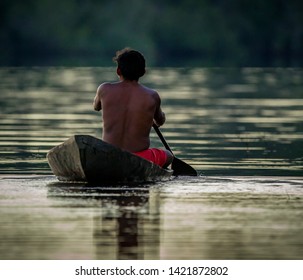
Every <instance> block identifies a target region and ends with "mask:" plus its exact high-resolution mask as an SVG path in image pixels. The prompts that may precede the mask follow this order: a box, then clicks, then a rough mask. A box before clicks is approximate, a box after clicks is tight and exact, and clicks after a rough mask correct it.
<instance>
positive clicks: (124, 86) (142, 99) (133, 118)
mask: <svg viewBox="0 0 303 280" xmlns="http://www.w3.org/2000/svg"><path fill="white" fill-rule="evenodd" d="M120 79H121V81H120V82H117V83H104V84H102V85H100V86H99V88H98V90H97V94H96V97H95V100H94V109H95V110H97V111H99V110H101V109H102V116H103V137H102V138H103V140H104V141H106V142H108V143H110V144H112V145H115V146H117V147H120V148H122V149H124V150H127V151H129V152H139V151H142V150H145V149H148V148H149V145H150V140H149V133H150V130H151V127H152V125H153V122H155V123H156V124H157V125H159V126H160V125H162V124H163V123H164V122H165V115H164V113H163V112H162V110H161V107H160V105H161V100H160V97H159V95H158V93H157V92H156V91H154V90H152V89H149V88H147V87H145V86H143V85H141V84H139V83H138V82H137V81H129V80H125V79H124V78H123V77H122V78H121V76H120Z"/></svg>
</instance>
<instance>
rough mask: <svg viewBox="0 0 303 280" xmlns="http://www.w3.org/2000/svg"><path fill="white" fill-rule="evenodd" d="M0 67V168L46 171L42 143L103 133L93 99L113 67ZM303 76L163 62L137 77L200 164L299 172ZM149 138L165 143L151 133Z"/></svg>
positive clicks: (177, 143) (185, 152)
mask: <svg viewBox="0 0 303 280" xmlns="http://www.w3.org/2000/svg"><path fill="white" fill-rule="evenodd" d="M0 75H1V77H2V83H1V85H0V90H1V103H0V109H1V111H0V117H1V118H0V131H1V136H0V148H1V149H0V155H1V161H0V170H1V171H0V172H1V173H6V172H8V173H14V172H15V173H22V172H26V173H30V168H33V166H35V172H38V173H39V168H41V173H45V172H50V170H49V167H48V165H47V162H46V160H45V151H47V150H48V149H50V148H52V147H53V146H54V145H57V144H59V143H60V142H63V141H64V140H65V139H67V138H69V137H70V136H71V135H74V134H90V135H93V136H96V137H101V117H100V113H98V112H94V111H93V109H92V100H93V98H94V95H95V91H96V88H97V87H98V85H99V84H100V83H101V82H104V81H113V80H116V74H115V69H114V68H52V67H51V68H41V69H40V68H33V69H26V68H22V69H18V68H14V69H4V68H2V69H0ZM302 77H303V75H302V70H301V69H261V68H259V69H249V68H246V69H207V68H205V69H199V68H196V69H173V68H166V69H149V70H148V73H147V75H146V76H145V77H144V78H143V79H142V82H143V83H145V84H147V85H148V86H150V87H152V88H155V89H156V90H157V91H158V92H159V93H160V95H161V97H162V107H163V110H164V111H165V112H166V116H167V123H166V124H165V126H163V128H162V133H163V134H164V136H165V138H166V140H167V141H168V143H169V144H170V145H171V148H172V149H173V151H174V152H175V154H176V155H177V156H178V157H180V158H181V159H186V160H187V161H189V162H190V163H191V164H193V166H194V167H195V168H197V169H198V171H199V172H201V173H204V174H205V173H206V174H209V175H211V174H236V175H239V168H240V169H241V174H242V175H258V174H259V175H266V174H267V175H272V174H275V175H302V172H303V163H302V158H303V155H302V148H301V147H302V146H303V142H302V141H303V140H302V139H303V128H302V116H303V95H302V92H303V90H302V88H303V78H302ZM152 145H155V146H160V147H161V146H162V144H161V142H160V141H159V139H158V137H157V136H156V135H155V134H152ZM14 153H15V155H16V158H18V159H20V160H19V161H17V162H16V163H17V164H15V165H14V164H13V163H12V161H13V159H12V156H13V155H14ZM33 154H34V155H35V157H33ZM37 155H38V157H39V160H38V163H37V160H36V159H35V160H34V158H36V157H37ZM8 156H9V160H8V161H7V157H8ZM245 160H247V161H249V160H250V161H251V162H254V165H253V168H252V167H251V166H248V165H247V164H244V161H245ZM277 160H278V161H281V162H282V161H284V162H285V165H283V166H282V167H281V165H279V164H278V163H277ZM8 162H9V164H8ZM26 162H27V163H28V164H25V163H26ZM223 162H224V166H227V165H228V164H229V163H230V168H229V169H228V170H227V169H226V168H224V169H222V163H223ZM234 162H236V163H237V165H236V166H237V167H234V166H235V165H234V164H233V163H234ZM286 163H287V164H286ZM241 164H242V166H241ZM275 167H276V168H275ZM47 170H48V171H47Z"/></svg>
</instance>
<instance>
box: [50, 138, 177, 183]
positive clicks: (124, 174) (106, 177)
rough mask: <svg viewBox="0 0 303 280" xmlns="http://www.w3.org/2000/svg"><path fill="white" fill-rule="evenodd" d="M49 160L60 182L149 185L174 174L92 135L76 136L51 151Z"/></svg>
mask: <svg viewBox="0 0 303 280" xmlns="http://www.w3.org/2000/svg"><path fill="white" fill-rule="evenodd" d="M47 160H48V163H49V165H50V167H51V169H52V171H53V173H54V174H55V175H56V176H57V177H58V179H59V180H60V181H79V182H96V183H131V182H150V181H158V180H164V179H169V178H170V177H171V175H172V171H170V170H166V169H163V168H161V167H159V166H157V165H155V164H153V163H151V162H149V161H147V160H145V159H143V158H141V157H138V156H136V155H133V154H131V153H129V152H126V151H123V150H121V149H119V148H117V147H114V146H112V145H110V144H108V143H106V142H104V141H102V140H100V139H98V138H95V137H93V136H89V135H74V136H73V137H71V138H69V139H68V140H66V141H65V142H63V143H62V144H60V145H58V146H56V147H54V148H53V149H51V150H50V151H49V152H48V153H47Z"/></svg>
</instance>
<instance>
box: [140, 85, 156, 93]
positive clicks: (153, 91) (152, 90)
mask: <svg viewBox="0 0 303 280" xmlns="http://www.w3.org/2000/svg"><path fill="white" fill-rule="evenodd" d="M141 86H142V88H143V90H144V91H145V92H147V93H149V94H150V95H153V96H159V94H158V92H157V91H156V90H154V89H152V88H149V87H147V86H144V85H142V84H141Z"/></svg>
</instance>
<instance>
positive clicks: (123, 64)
mask: <svg viewBox="0 0 303 280" xmlns="http://www.w3.org/2000/svg"><path fill="white" fill-rule="evenodd" d="M114 61H116V62H117V64H118V69H117V72H118V74H119V75H122V76H123V78H124V79H126V80H130V81H134V80H135V81H138V80H139V78H140V77H142V76H143V75H144V74H145V59H144V56H143V55H142V54H141V53H139V52H138V51H135V50H132V49H129V48H125V49H123V50H121V51H117V52H116V56H115V57H114Z"/></svg>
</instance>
